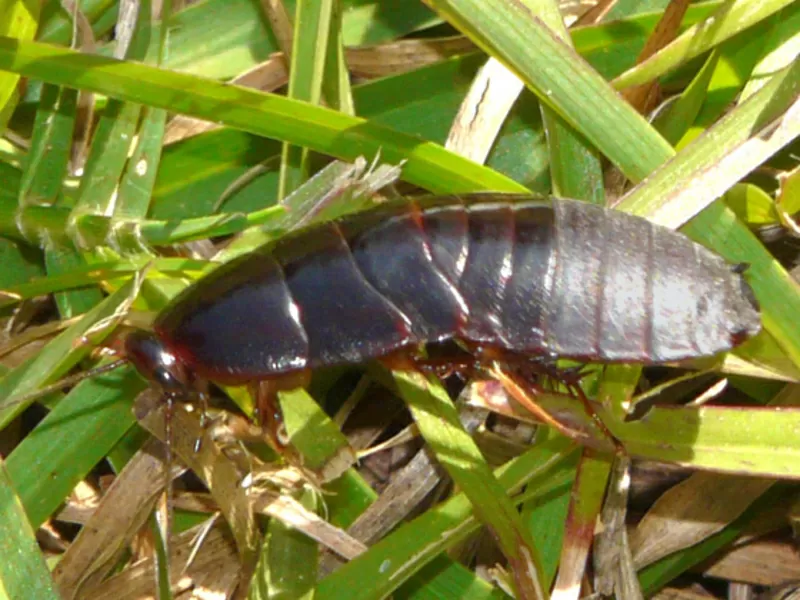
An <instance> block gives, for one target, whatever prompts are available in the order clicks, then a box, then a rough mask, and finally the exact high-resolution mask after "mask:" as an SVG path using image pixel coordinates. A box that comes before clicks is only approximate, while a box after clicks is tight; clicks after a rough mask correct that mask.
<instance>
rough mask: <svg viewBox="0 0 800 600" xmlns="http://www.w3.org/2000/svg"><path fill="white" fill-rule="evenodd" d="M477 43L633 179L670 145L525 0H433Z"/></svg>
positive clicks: (662, 156) (668, 150) (660, 159)
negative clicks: (536, 15) (525, 4)
mask: <svg viewBox="0 0 800 600" xmlns="http://www.w3.org/2000/svg"><path fill="white" fill-rule="evenodd" d="M427 3H428V4H429V5H430V6H431V7H433V8H434V9H435V10H436V11H437V12H438V13H439V14H441V15H442V16H443V17H444V18H445V19H447V20H448V21H449V22H450V23H451V24H453V25H455V26H456V27H457V28H458V29H460V30H461V31H462V32H464V33H465V34H466V35H467V36H469V37H470V39H472V41H474V42H475V43H476V44H477V45H478V46H480V47H481V48H483V50H485V51H486V52H488V53H489V54H490V55H492V56H494V57H495V58H497V59H498V60H500V61H501V62H503V64H505V65H506V66H507V67H508V68H509V69H511V70H512V71H513V72H514V73H516V74H517V76H518V77H520V78H521V79H522V80H523V81H524V82H525V85H526V86H527V87H528V88H529V89H531V91H533V92H534V93H535V94H536V95H537V96H538V97H539V99H540V100H541V102H543V103H544V104H546V105H547V106H549V107H550V108H552V109H553V110H554V111H555V112H556V113H558V114H559V115H560V116H561V117H562V118H563V119H564V120H565V121H566V122H567V123H569V124H570V125H571V126H572V127H574V128H575V129H576V130H577V131H579V132H580V133H581V134H583V135H584V136H585V137H586V138H587V139H588V140H589V142H591V143H592V144H593V145H594V146H595V147H596V148H598V149H599V150H600V151H601V152H602V153H603V154H605V155H606V156H607V157H608V158H609V159H610V160H611V161H612V162H613V163H614V164H615V165H617V166H618V167H619V168H620V170H621V171H622V172H623V173H625V175H627V176H628V177H629V178H631V179H633V180H639V179H642V178H644V177H645V176H646V175H647V174H648V173H650V171H652V170H653V169H654V168H655V167H657V166H658V165H660V164H661V163H662V162H664V161H665V160H667V159H668V158H669V157H670V156H671V155H672V149H671V148H670V146H669V144H667V143H666V142H665V141H664V140H663V139H662V138H661V136H659V135H658V134H657V133H656V132H655V130H654V129H653V128H652V127H651V126H650V125H649V124H648V123H647V121H645V119H644V118H643V117H642V116H641V115H639V114H638V113H637V112H636V111H635V110H634V109H633V108H632V107H631V106H630V105H629V104H627V103H626V102H625V101H624V100H622V98H620V96H619V95H618V94H616V93H615V92H614V91H613V90H612V89H611V87H610V86H609V85H608V84H607V83H606V81H605V80H604V79H603V78H602V77H601V76H600V75H599V74H598V73H597V72H596V71H594V70H593V69H591V68H590V67H589V66H588V65H587V64H586V63H585V62H583V60H581V59H580V58H579V57H578V56H577V54H576V53H575V52H574V51H573V50H572V49H571V48H570V47H569V46H567V45H566V44H564V43H563V42H561V41H560V40H558V39H557V38H556V37H555V36H554V35H553V34H552V32H551V31H550V30H549V29H548V28H547V27H546V26H545V25H544V23H542V21H541V20H539V19H538V18H536V17H535V16H534V15H532V14H531V13H530V12H528V10H527V9H526V8H525V7H524V6H523V5H522V4H520V3H508V2H504V1H502V0H428V2H427Z"/></svg>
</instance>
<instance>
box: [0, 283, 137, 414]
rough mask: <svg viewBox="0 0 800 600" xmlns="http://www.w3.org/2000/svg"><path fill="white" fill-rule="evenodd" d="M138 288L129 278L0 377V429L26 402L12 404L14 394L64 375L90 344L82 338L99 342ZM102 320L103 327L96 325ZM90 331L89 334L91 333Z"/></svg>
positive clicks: (87, 350) (127, 305) (125, 308)
mask: <svg viewBox="0 0 800 600" xmlns="http://www.w3.org/2000/svg"><path fill="white" fill-rule="evenodd" d="M137 292H138V282H136V281H134V280H131V281H129V282H128V284H126V285H125V286H123V287H122V288H120V289H119V290H118V291H117V292H115V293H114V294H112V295H110V296H108V297H107V298H106V299H105V300H103V301H102V302H101V303H100V304H98V305H97V306H96V307H94V308H93V309H92V310H91V311H89V312H88V313H86V314H85V315H84V317H83V318H82V319H81V320H80V321H78V322H77V323H75V324H74V325H72V326H70V327H69V328H68V329H67V330H66V331H64V332H63V333H61V334H60V335H59V336H58V337H56V338H55V339H54V340H52V341H51V342H49V343H48V344H47V345H46V346H45V347H44V348H43V349H42V350H41V351H40V352H39V353H38V354H37V355H36V356H35V357H34V358H32V359H30V360H28V361H26V362H25V363H23V364H22V365H20V366H19V367H17V368H15V369H13V370H11V371H9V372H8V373H7V374H6V375H5V376H4V377H3V378H2V379H0V429H2V428H3V427H5V426H6V425H7V424H8V423H9V422H10V421H11V420H12V419H13V418H14V417H16V416H17V415H18V414H19V413H21V412H22V411H23V410H24V409H25V407H26V404H24V403H17V404H14V403H13V402H14V396H19V395H22V394H25V393H27V392H31V391H33V390H34V389H36V388H37V387H39V386H40V385H42V384H45V383H49V382H50V381H53V380H55V379H57V378H59V377H61V376H63V375H64V374H65V373H66V372H67V371H69V369H71V368H72V367H73V366H75V365H76V364H77V363H78V361H80V360H81V359H82V358H83V357H85V356H86V355H87V354H88V353H89V352H90V351H91V349H92V346H91V345H90V344H89V343H87V342H86V341H85V339H84V338H85V337H86V336H90V338H91V341H92V342H95V343H97V342H99V341H100V340H102V338H103V336H104V335H105V334H107V333H108V332H109V331H111V329H112V327H111V326H112V325H114V324H115V323H116V322H117V321H118V320H119V319H121V317H122V314H121V313H124V312H126V311H127V309H128V307H129V303H130V302H131V301H132V298H133V297H134V296H135V295H136V293H137ZM100 321H102V322H103V324H104V325H105V327H103V329H102V330H100V331H97V330H95V327H96V325H97V323H98V322H100ZM90 334H91V335H90Z"/></svg>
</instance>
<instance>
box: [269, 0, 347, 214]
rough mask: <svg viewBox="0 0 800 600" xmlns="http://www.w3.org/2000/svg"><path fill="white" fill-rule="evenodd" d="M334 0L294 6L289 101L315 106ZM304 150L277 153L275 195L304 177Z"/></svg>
mask: <svg viewBox="0 0 800 600" xmlns="http://www.w3.org/2000/svg"><path fill="white" fill-rule="evenodd" d="M333 2H334V0H299V1H298V2H297V5H296V9H295V11H296V12H295V18H294V36H293V38H292V53H291V64H290V67H289V90H288V92H287V96H288V97H289V98H291V99H293V100H299V101H304V102H308V103H310V104H314V105H317V104H319V103H320V99H321V98H322V77H323V74H324V73H325V62H326V60H327V53H328V49H329V48H328V39H329V37H330V33H331V18H332V15H333ZM308 159H309V154H308V149H307V148H303V147H302V146H300V147H298V146H293V145H292V144H289V143H285V144H284V145H283V150H282V152H281V171H280V180H279V184H278V197H279V198H281V199H282V198H285V197H286V196H288V195H289V194H291V193H292V192H293V191H295V190H296V189H297V188H298V187H300V185H301V184H302V183H303V182H305V181H306V180H307V179H308V176H309V174H310V171H309V169H310V165H309V163H308Z"/></svg>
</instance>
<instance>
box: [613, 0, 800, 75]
mask: <svg viewBox="0 0 800 600" xmlns="http://www.w3.org/2000/svg"><path fill="white" fill-rule="evenodd" d="M790 4H792V0H731V1H730V2H725V3H723V4H722V5H721V6H720V7H719V8H718V9H717V10H716V11H715V12H714V13H713V14H712V15H710V16H709V17H708V18H706V19H705V20H704V21H702V22H700V23H697V24H696V25H694V26H693V27H691V28H690V29H688V30H687V31H685V32H683V33H682V34H681V35H680V36H678V38H676V39H675V40H674V41H673V42H672V43H671V44H669V45H668V46H666V47H665V48H662V49H661V50H660V51H659V52H657V53H656V54H654V55H653V56H652V57H651V58H649V59H648V60H646V61H644V62H643V63H641V64H638V65H636V66H635V67H633V68H632V69H630V70H628V71H626V72H625V73H623V74H622V75H620V76H619V77H617V78H616V79H615V80H614V81H613V84H614V87H615V88H617V89H618V90H619V89H623V88H626V87H630V86H633V85H640V84H643V83H647V82H648V81H652V80H653V79H655V78H656V77H660V76H661V75H663V74H664V73H666V72H667V71H669V70H671V69H674V68H675V67H677V66H678V65H681V64H683V63H685V62H686V61H688V60H691V59H692V58H694V57H695V56H700V55H701V54H702V53H703V52H707V51H709V50H711V49H712V48H714V47H716V46H718V45H719V44H721V43H722V42H724V41H725V40H727V39H729V38H730V37H732V36H734V35H735V34H737V33H739V32H740V31H743V30H745V29H747V28H748V27H750V26H752V25H755V24H756V23H758V22H759V21H762V20H764V19H766V18H767V17H769V16H770V15H772V14H774V13H776V12H778V11H779V10H781V9H782V8H784V7H787V6H789V5H790Z"/></svg>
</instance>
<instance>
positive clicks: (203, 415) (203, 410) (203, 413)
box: [194, 381, 210, 452]
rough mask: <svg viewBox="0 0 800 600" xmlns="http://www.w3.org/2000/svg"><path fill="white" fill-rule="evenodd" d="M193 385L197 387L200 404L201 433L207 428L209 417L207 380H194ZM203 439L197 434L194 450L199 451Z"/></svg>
mask: <svg viewBox="0 0 800 600" xmlns="http://www.w3.org/2000/svg"><path fill="white" fill-rule="evenodd" d="M195 387H196V388H197V401H198V403H199V404H200V429H202V430H203V433H205V431H206V430H207V429H208V426H209V424H210V419H209V417H208V399H209V394H208V382H206V381H198V382H195ZM202 441H203V436H198V438H197V439H196V440H195V442H194V451H195V452H200V447H201V444H202Z"/></svg>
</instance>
